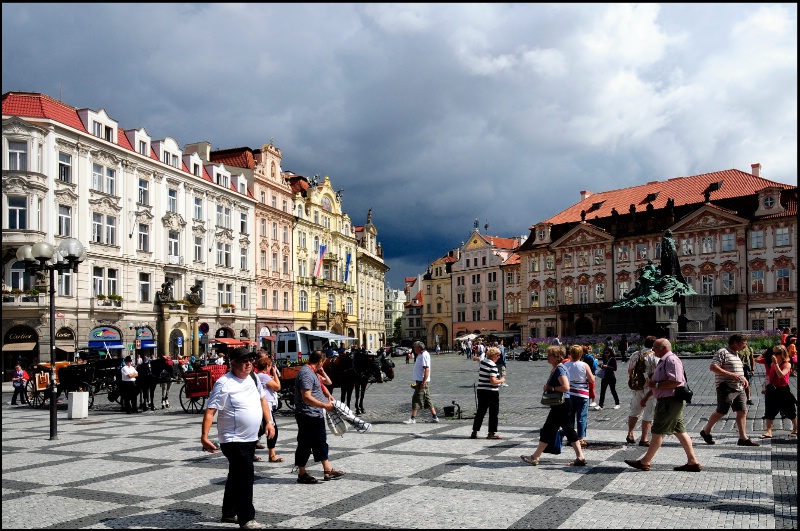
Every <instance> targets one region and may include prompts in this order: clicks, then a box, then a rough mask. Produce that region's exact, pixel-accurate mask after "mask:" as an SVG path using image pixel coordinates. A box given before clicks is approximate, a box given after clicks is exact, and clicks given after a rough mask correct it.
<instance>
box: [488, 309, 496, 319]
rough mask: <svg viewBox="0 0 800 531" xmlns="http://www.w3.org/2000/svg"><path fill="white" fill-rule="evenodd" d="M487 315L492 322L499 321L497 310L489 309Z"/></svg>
mask: <svg viewBox="0 0 800 531" xmlns="http://www.w3.org/2000/svg"><path fill="white" fill-rule="evenodd" d="M486 313H487V314H488V315H487V318H488V319H489V320H490V321H495V320H497V308H489V309H488V310H487V311H486Z"/></svg>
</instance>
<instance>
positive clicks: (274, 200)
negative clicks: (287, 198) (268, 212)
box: [272, 194, 278, 209]
mask: <svg viewBox="0 0 800 531" xmlns="http://www.w3.org/2000/svg"><path fill="white" fill-rule="evenodd" d="M272 208H276V209H277V208H278V196H276V195H274V194H273V195H272Z"/></svg>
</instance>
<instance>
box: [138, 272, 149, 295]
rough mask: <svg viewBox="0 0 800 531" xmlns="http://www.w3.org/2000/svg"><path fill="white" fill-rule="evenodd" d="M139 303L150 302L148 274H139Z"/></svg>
mask: <svg viewBox="0 0 800 531" xmlns="http://www.w3.org/2000/svg"><path fill="white" fill-rule="evenodd" d="M139 302H150V273H139Z"/></svg>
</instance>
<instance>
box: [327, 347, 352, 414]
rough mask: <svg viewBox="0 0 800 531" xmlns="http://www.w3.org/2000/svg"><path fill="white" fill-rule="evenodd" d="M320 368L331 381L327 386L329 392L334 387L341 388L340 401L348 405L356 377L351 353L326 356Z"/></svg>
mask: <svg viewBox="0 0 800 531" xmlns="http://www.w3.org/2000/svg"><path fill="white" fill-rule="evenodd" d="M322 368H323V369H324V370H325V373H326V374H327V375H328V376H330V378H331V381H332V382H333V383H332V384H331V385H329V386H328V387H329V388H330V389H329V390H330V391H331V394H332V393H333V390H334V389H335V388H339V389H341V390H342V398H341V402H343V403H345V404H347V407H350V399H351V398H352V396H353V389H354V388H355V386H356V380H357V379H358V374H357V373H356V371H355V366H354V364H353V358H352V357H351V355H350V354H349V353H348V354H343V355H341V356H334V357H333V358H326V359H325V361H324V362H322Z"/></svg>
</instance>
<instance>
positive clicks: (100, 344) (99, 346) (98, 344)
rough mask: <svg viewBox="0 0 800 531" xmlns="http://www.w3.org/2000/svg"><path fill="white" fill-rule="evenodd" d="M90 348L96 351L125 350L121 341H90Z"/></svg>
mask: <svg viewBox="0 0 800 531" xmlns="http://www.w3.org/2000/svg"><path fill="white" fill-rule="evenodd" d="M89 348H91V349H94V350H125V345H123V344H122V343H121V342H120V341H89Z"/></svg>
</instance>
